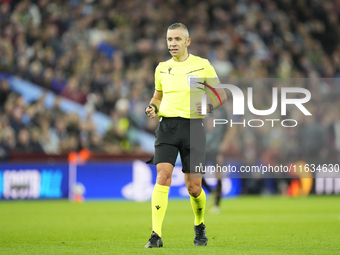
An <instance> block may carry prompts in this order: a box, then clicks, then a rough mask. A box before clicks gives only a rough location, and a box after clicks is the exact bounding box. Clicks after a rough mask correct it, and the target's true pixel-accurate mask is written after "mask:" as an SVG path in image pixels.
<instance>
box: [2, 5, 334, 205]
mask: <svg viewBox="0 0 340 255" xmlns="http://www.w3.org/2000/svg"><path fill="white" fill-rule="evenodd" d="M178 4H179V1H168V3H161V2H160V1H145V2H143V1H134V0H129V1H110V0H102V1H80V0H72V1H48V0H38V1H29V0H27V1H2V3H1V7H0V33H1V40H0V71H1V76H0V77H1V83H0V84H1V86H0V96H1V99H0V119H1V122H0V123H1V124H0V130H1V136H0V139H1V140H0V158H1V161H2V162H3V164H2V165H1V167H0V180H2V182H3V184H2V185H0V191H2V192H0V197H1V198H15V197H17V198H29V197H30V196H27V194H28V193H29V192H28V190H27V189H28V187H29V185H28V186H27V185H26V184H25V183H26V182H27V180H29V182H32V184H31V185H32V186H34V185H38V184H34V185H33V183H34V182H37V183H40V184H39V185H41V187H40V186H39V185H38V186H39V187H36V188H37V189H38V190H40V188H41V190H42V192H41V194H35V195H34V196H33V197H34V198H37V197H40V198H43V197H67V194H68V192H69V190H68V185H66V184H65V183H67V181H68V179H69V174H68V170H69V165H68V156H69V153H70V152H73V151H76V152H79V151H80V150H81V149H88V150H89V151H91V153H92V154H91V158H90V161H91V162H92V163H91V164H89V165H87V166H86V165H84V166H81V167H83V168H86V169H87V171H89V173H87V175H86V174H85V176H84V178H85V179H86V178H89V180H92V182H89V184H88V183H86V185H85V184H84V185H85V188H86V190H87V196H88V197H90V198H94V197H96V196H92V195H91V194H92V193H91V192H92V190H93V191H95V190H96V189H97V190H98V189H99V187H105V188H103V192H102V193H100V195H99V194H97V196H98V197H102V198H108V197H110V198H130V199H131V198H132V199H133V197H134V196H137V195H130V196H125V195H123V192H122V189H123V187H124V186H125V185H128V184H129V183H130V182H132V183H134V181H133V180H137V179H140V177H137V176H143V175H145V176H147V177H145V178H144V179H143V180H144V181H145V183H146V184H143V181H139V182H138V183H139V184H138V185H139V186H138V185H137V184H136V185H137V186H138V188H136V189H135V191H136V192H137V193H138V190H144V186H143V185H146V186H145V187H147V189H146V190H149V189H148V187H149V186H150V185H151V183H152V182H154V178H155V169H154V168H153V167H151V168H150V167H148V166H146V165H143V166H142V167H141V169H144V170H141V169H140V170H137V169H134V168H133V165H134V164H141V163H140V161H135V160H141V161H145V159H147V158H148V157H150V155H151V154H152V152H153V139H154V138H153V132H154V129H155V127H156V125H157V123H158V119H157V118H156V119H148V118H147V117H146V116H145V115H144V113H143V111H144V108H145V106H146V105H147V104H148V102H149V100H150V97H151V95H152V93H153V90H154V84H153V81H154V69H155V67H156V65H157V64H158V62H160V61H164V60H166V59H168V58H169V53H168V51H167V48H166V44H165V40H164V39H165V28H166V27H167V26H168V25H169V24H172V23H174V22H176V21H181V22H183V23H184V24H186V25H187V26H188V28H189V31H190V37H191V38H192V41H193V43H192V45H191V46H190V53H192V54H195V55H198V56H201V57H205V58H208V59H209V60H210V62H211V63H212V65H213V66H214V67H215V69H216V71H217V73H218V75H219V77H220V79H221V80H222V82H223V80H224V79H226V78H264V77H269V78H323V82H322V83H321V82H320V84H318V85H317V86H315V87H313V88H312V95H313V97H312V101H311V102H312V103H311V106H312V112H313V117H312V118H313V120H312V121H309V122H306V121H303V119H302V124H301V125H299V128H297V129H295V132H287V131H285V132H286V133H285V132H283V131H282V130H280V129H279V128H274V129H273V130H272V132H271V133H270V134H269V135H268V134H267V133H265V134H263V132H262V133H261V131H259V130H257V129H254V128H253V129H252V128H243V129H239V131H238V132H236V133H235V135H234V137H232V139H231V141H229V143H228V144H227V146H225V150H224V153H225V155H226V162H228V163H230V162H232V163H233V164H248V165H249V164H259V163H260V162H261V163H267V164H268V163H270V164H277V163H280V162H282V161H283V162H285V163H287V162H288V161H292V162H295V161H298V160H305V161H306V162H308V160H309V159H310V158H320V159H321V161H322V160H323V161H324V162H338V159H339V151H340V129H339V121H340V120H339V113H338V111H334V109H339V107H340V105H339V103H340V101H339V100H338V99H339V94H340V87H339V85H338V84H337V83H336V82H327V80H329V81H331V80H332V79H331V78H338V77H339V75H340V69H339V68H340V47H339V45H340V44H339V28H340V27H339V16H338V15H339V12H340V5H339V2H337V1H317V0H313V1H312V0H311V1H298V2H297V3H296V5H295V4H293V1H287V0H281V1H260V0H259V1H198V2H196V1H195V2H194V1H181V3H180V5H181V8H178ZM333 80H334V79H333ZM325 81H326V82H325ZM261 93H262V94H261V97H259V98H257V102H261V103H260V107H264V109H267V108H265V107H268V105H269V104H270V100H268V98H269V99H270V98H271V94H270V93H271V91H270V90H268V89H266V88H262V89H261ZM229 99H231V97H230V96H229ZM261 104H262V105H261ZM266 104H268V105H266ZM231 106H232V100H229V101H228V103H227V105H226V109H227V111H229V113H230V109H231V108H232V107H231ZM269 106H270V105H269ZM282 132H283V133H282ZM283 145H284V146H283ZM104 162H105V164H111V165H110V166H108V167H106V168H105V167H103V168H101V166H102V164H104ZM108 162H110V163H108ZM119 162H124V163H119ZM18 163H21V164H22V165H16V164H18ZM24 163H25V164H24ZM28 163H29V164H28ZM58 164H61V165H58ZM79 167H80V166H79ZM103 169H106V170H105V172H103V173H100V174H99V172H98V171H104V170H103ZM7 170H11V171H12V172H10V173H9V172H7V173H5V172H6V171H7ZM19 170H27V171H32V170H35V171H37V172H34V171H33V172H30V173H32V174H33V175H32V176H33V177H32V176H31V175H30V174H28V175H26V174H25V173H24V172H19ZM44 171H45V172H46V171H47V172H48V174H47V175H46V174H44V173H45V172H44ZM134 171H135V172H134ZM143 171H144V172H143ZM61 173H62V174H61ZM82 173H83V171H78V175H79V176H78V177H79V178H80V179H81V178H82V177H81V174H82ZM84 173H85V170H84ZM60 174H61V176H62V177H60V176H59V175H60ZM91 174H92V175H93V176H89V175H91ZM35 175H37V176H38V177H34V176H35ZM101 175H104V176H105V175H106V176H112V179H110V181H111V182H112V183H116V184H115V185H114V186H115V187H117V185H118V186H119V187H120V188H121V190H119V189H116V190H115V191H114V192H113V190H111V191H109V190H110V188H109V187H110V181H107V180H108V179H105V178H97V179H93V178H95V177H96V176H101ZM30 176H31V177H30ZM46 176H47V177H46ZM53 176H54V177H53ZM57 176H59V177H57ZM114 176H121V178H114ZM36 178H38V179H36ZM54 178H57V179H54ZM58 178H61V179H60V181H59V182H56V183H55V181H54V180H58ZM91 178H92V179H91ZM9 180H11V181H9ZM46 180H48V181H47V183H46ZM94 180H95V181H94ZM103 180H106V181H107V183H105V184H104V183H102V181H103ZM78 181H79V180H78ZM209 181H210V183H211V184H214V180H213V179H211V180H209ZM224 181H225V185H224V186H225V187H227V188H226V190H225V191H224V192H225V195H233V196H234V195H238V194H288V193H289V185H290V181H283V182H281V181H277V180H273V179H268V178H266V179H262V178H256V179H255V178H251V179H241V180H233V179H229V178H225V180H224ZM64 182H65V183H64ZM62 183H63V185H62ZM327 183H328V184H326V180H320V185H321V186H319V187H320V188H318V187H315V183H314V184H313V190H312V192H315V191H316V190H318V191H317V193H320V194H323V193H329V194H334V193H335V194H338V193H339V189H340V188H339V183H338V182H337V180H333V181H328V182H327ZM25 185H26V188H25ZM46 185H47V186H46ZM48 185H50V186H51V187H52V186H53V185H54V186H53V187H54V188H56V187H59V190H58V191H55V193H53V192H52V193H53V194H55V195H53V196H48V195H47V196H46V194H45V193H44V192H43V190H44V188H42V187H45V189H46V187H48ZM140 185H141V186H140ZM183 185H184V184H183V183H182V182H180V183H179V184H178V187H179V190H178V191H177V190H176V191H175V192H173V195H174V196H179V194H181V188H184V186H183ZM62 187H63V188H62ZM25 189H26V190H25ZM51 189H52V188H51ZM8 192H9V193H8ZM11 192H12V193H13V194H14V195H10V194H11ZM149 192H150V190H149ZM287 192H288V193H287ZM17 193H18V194H19V193H20V194H21V193H22V195H18V194H17ZM52 193H51V194H52ZM184 193H185V192H184ZM184 193H183V194H184ZM229 193H230V194H229ZM295 193H296V192H295ZM25 194H26V195H25ZM44 194H45V195H44ZM56 194H58V195H56ZM150 194H151V193H150ZM150 194H149V195H148V196H150ZM175 194H176V195H175ZM148 196H147V197H145V198H144V199H148V198H149V197H148ZM33 197H31V198H33ZM137 200H138V199H137Z"/></svg>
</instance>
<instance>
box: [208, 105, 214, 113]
mask: <svg viewBox="0 0 340 255" xmlns="http://www.w3.org/2000/svg"><path fill="white" fill-rule="evenodd" d="M208 106H209V113H212V111H213V110H214V107H213V105H212V104H208Z"/></svg>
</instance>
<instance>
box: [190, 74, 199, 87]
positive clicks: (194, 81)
mask: <svg viewBox="0 0 340 255" xmlns="http://www.w3.org/2000/svg"><path fill="white" fill-rule="evenodd" d="M197 82H198V76H197V75H188V84H189V86H190V87H192V88H195V87H196V86H197Z"/></svg>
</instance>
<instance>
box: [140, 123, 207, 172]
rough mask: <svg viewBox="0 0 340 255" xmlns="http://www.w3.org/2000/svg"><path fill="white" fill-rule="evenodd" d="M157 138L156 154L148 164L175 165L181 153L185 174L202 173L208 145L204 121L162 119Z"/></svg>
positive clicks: (156, 132) (156, 133) (156, 134)
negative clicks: (206, 144)
mask: <svg viewBox="0 0 340 255" xmlns="http://www.w3.org/2000/svg"><path fill="white" fill-rule="evenodd" d="M155 136H156V141H155V154H154V155H153V157H152V158H151V159H150V160H149V161H147V162H146V163H149V164H153V165H157V164H158V163H165V162H166V163H170V164H172V165H175V163H176V159H177V155H178V152H179V153H180V156H181V161H182V166H183V168H182V172H183V173H189V172H191V173H197V172H202V171H201V170H202V167H201V168H200V166H204V165H205V143H206V138H205V130H204V125H203V119H185V118H180V117H175V118H165V117H162V118H161V119H160V123H159V126H158V127H157V129H156V131H155Z"/></svg>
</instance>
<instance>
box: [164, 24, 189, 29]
mask: <svg viewBox="0 0 340 255" xmlns="http://www.w3.org/2000/svg"><path fill="white" fill-rule="evenodd" d="M177 28H182V29H185V30H188V29H187V27H186V26H185V25H184V24H182V23H174V24H172V25H170V26H169V28H168V30H173V29H177Z"/></svg>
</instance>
